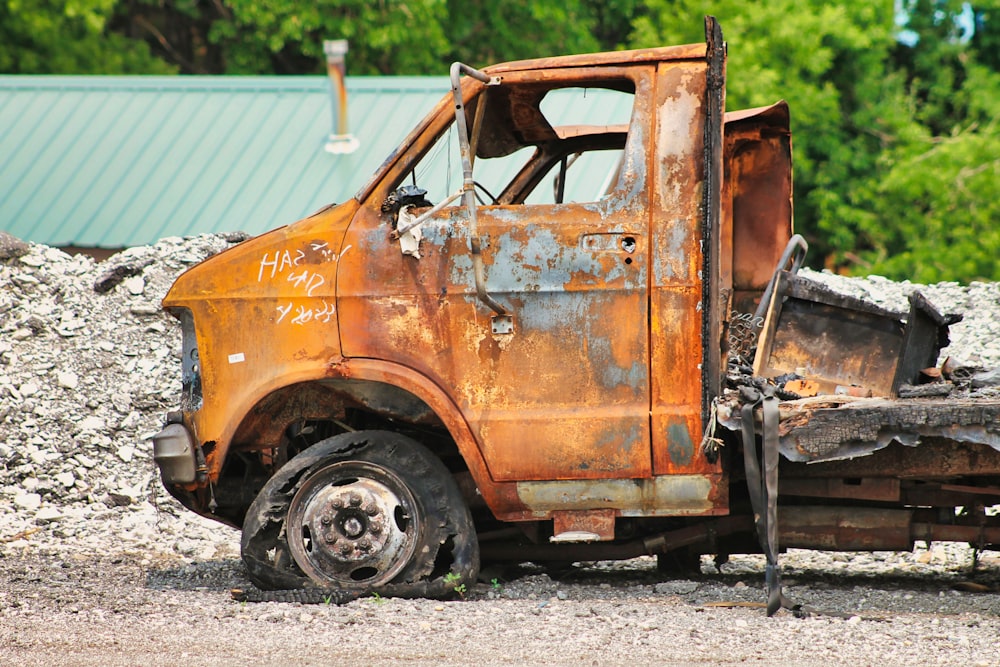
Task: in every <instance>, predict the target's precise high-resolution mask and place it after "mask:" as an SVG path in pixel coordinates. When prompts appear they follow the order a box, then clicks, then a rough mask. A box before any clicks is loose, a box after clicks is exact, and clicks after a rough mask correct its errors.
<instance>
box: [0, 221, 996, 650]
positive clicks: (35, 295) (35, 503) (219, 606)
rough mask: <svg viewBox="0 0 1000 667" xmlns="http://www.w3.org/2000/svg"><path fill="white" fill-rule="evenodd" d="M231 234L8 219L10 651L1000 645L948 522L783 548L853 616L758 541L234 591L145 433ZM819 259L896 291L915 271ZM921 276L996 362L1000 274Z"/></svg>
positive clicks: (2, 382) (233, 579)
mask: <svg viewBox="0 0 1000 667" xmlns="http://www.w3.org/2000/svg"><path fill="white" fill-rule="evenodd" d="M240 238H241V237H239V236H231V237H228V238H227V237H222V236H211V237H208V236H206V237H198V238H193V239H179V238H172V239H164V240H162V241H160V242H159V243H157V244H155V245H154V246H149V247H142V248H134V249H131V250H128V251H126V252H123V253H120V254H118V255H116V256H114V257H112V258H110V259H108V260H106V261H104V262H101V263H95V262H94V261H93V260H90V259H88V258H86V257H83V256H77V257H70V256H68V255H66V254H64V253H62V252H60V251H58V250H55V249H52V248H47V247H45V246H38V245H29V244H21V243H20V242H17V241H16V240H13V239H10V238H9V237H4V236H3V235H2V234H0V647H2V653H0V655H2V658H0V663H2V664H5V665H7V664H11V665H19V664H49V663H51V662H53V656H58V658H56V659H58V661H59V662H60V663H63V664H70V665H72V664H87V665H97V664H100V665H116V664H120V665H134V664H150V665H160V664H164V665H166V664H170V665H176V664H185V663H192V664H235V663H250V664H279V663H281V664H289V663H290V664H319V663H331V662H332V663H334V664H337V663H345V662H347V661H351V662H357V663H361V664H384V663H389V662H400V661H403V662H408V663H411V664H427V665H430V664H434V665H437V664H455V665H458V664H470V663H472V664H475V663H479V664H484V665H491V664H521V663H524V664H580V663H583V664H601V665H603V664H621V663H622V662H625V661H629V662H634V663H639V664H646V663H652V662H658V663H674V664H678V663H679V664H688V663H698V662H703V663H710V664H729V663H739V662H754V663H757V664H787V663H790V662H796V663H799V664H821V663H830V662H833V663H835V664H852V665H853V664H877V663H883V664H907V665H910V664H955V665H959V664H961V665H1000V647H998V642H997V636H998V629H1000V594H998V593H997V592H996V591H997V587H998V584H1000V558H997V557H995V556H993V555H991V554H989V553H987V554H985V555H984V556H983V557H982V559H981V561H980V563H979V569H978V571H977V573H976V574H975V575H972V574H970V565H971V561H972V553H971V550H970V549H969V548H968V547H967V546H966V545H956V544H933V545H929V546H927V545H918V547H917V548H916V549H915V550H914V551H913V552H912V553H903V554H897V553H886V554H881V553H877V554H829V553H814V552H793V553H790V554H787V555H786V556H785V557H784V560H783V565H784V568H785V572H786V584H787V592H788V594H789V595H790V596H791V597H792V598H793V599H795V600H796V601H799V602H803V603H807V604H811V605H814V606H816V607H820V608H824V609H830V610H834V611H838V612H842V613H843V614H844V615H845V616H846V618H842V617H839V616H822V615H821V616H812V617H810V618H807V619H799V618H795V617H794V616H793V615H792V614H790V613H788V612H780V613H779V614H778V615H777V616H776V617H774V618H770V619H769V618H767V617H766V616H765V615H764V612H763V610H762V609H761V608H759V606H756V605H758V604H759V603H760V602H761V601H762V600H763V593H762V590H761V589H762V581H763V574H762V571H763V561H762V560H761V558H760V557H756V556H753V557H750V556H748V557H739V558H735V557H734V559H733V561H732V562H730V563H729V564H726V565H724V566H723V568H722V571H721V573H720V572H717V571H716V570H715V568H714V566H713V565H712V564H711V561H710V560H706V561H705V562H703V566H702V569H703V572H702V574H700V575H697V576H693V577H686V578H681V579H671V578H669V577H665V576H664V575H662V574H660V573H658V572H657V571H656V568H655V564H654V563H653V561H651V560H649V559H639V560H636V561H630V562H627V563H619V564H610V563H588V564H579V565H578V566H576V567H574V568H572V569H570V570H568V571H565V572H560V573H548V572H544V571H541V570H535V569H531V568H523V569H520V570H508V571H497V572H488V573H487V575H488V576H487V579H495V580H496V581H495V583H483V584H481V585H480V586H479V587H478V588H477V589H476V590H472V591H467V592H466V593H465V596H464V598H461V597H459V596H456V597H457V598H458V599H456V600H454V601H449V602H437V601H422V600H381V599H366V600H358V601H355V602H352V603H350V604H348V605H345V606H343V607H337V606H328V605H319V606H303V605H295V604H285V603H263V604H241V603H236V602H233V601H232V600H231V599H230V597H229V594H228V590H229V589H230V588H233V587H239V586H242V585H245V584H246V580H245V577H244V574H243V570H242V566H241V565H240V561H239V554H238V551H239V544H238V534H237V533H236V532H235V531H233V530H231V529H228V528H226V527H223V526H221V525H219V524H216V523H214V522H211V521H207V520H204V519H201V518H199V517H197V516H195V515H193V514H192V513H190V512H188V511H186V510H184V509H183V508H181V507H180V506H179V505H177V504H176V503H175V501H173V500H172V499H171V498H169V497H168V496H167V495H166V493H165V492H164V491H163V490H162V488H161V486H160V485H159V482H158V478H157V476H156V474H155V470H154V466H153V463H152V455H151V444H150V441H149V437H150V436H151V435H152V434H153V433H154V432H156V431H157V430H158V429H159V428H160V426H161V421H162V415H163V413H164V412H165V411H166V410H168V409H172V408H174V407H175V406H176V400H177V396H178V394H179V392H180V370H179V360H178V354H179V344H180V340H179V333H178V329H177V327H176V324H175V322H174V321H173V320H172V319H171V318H170V317H169V316H167V315H165V314H163V313H162V312H161V311H160V309H159V307H158V303H159V300H160V299H161V298H162V296H163V295H164V294H165V292H166V290H167V288H168V287H169V285H170V283H171V282H172V281H173V279H174V278H175V277H176V275H177V274H178V273H179V272H180V271H182V270H183V269H185V268H187V267H189V266H191V265H193V264H194V263H196V262H198V261H200V260H201V259H204V258H205V257H207V256H209V255H211V254H214V253H216V252H219V251H220V250H222V249H224V248H226V247H228V246H229V245H230V244H231V243H232V242H237V241H238V240H240ZM810 275H811V276H812V277H816V278H818V279H820V280H823V281H824V282H828V283H830V284H832V285H833V286H834V287H836V288H837V289H838V290H841V291H844V292H847V293H852V294H856V295H859V296H864V297H866V298H869V299H872V300H875V301H877V302H879V303H882V304H883V305H886V306H888V307H892V308H899V309H905V305H906V301H905V298H906V294H908V292H909V291H910V290H912V289H913V288H914V287H917V286H913V285H906V284H900V283H891V282H889V281H885V280H882V279H878V278H871V279H867V280H858V279H845V278H840V277H838V276H830V275H828V274H814V273H811V274H810ZM920 289H921V290H922V291H924V293H925V294H926V296H928V297H929V298H930V300H931V301H932V302H933V303H935V304H936V305H938V307H939V308H940V309H941V310H944V311H950V312H964V314H965V316H966V319H965V321H963V322H962V323H960V324H957V325H955V326H953V327H952V336H951V338H952V341H953V343H952V345H951V347H950V348H948V350H946V353H947V354H951V355H953V356H955V357H956V358H958V359H961V360H962V361H963V362H965V363H969V364H974V365H979V366H983V367H987V368H992V367H996V366H1000V335H998V334H1000V286H998V285H996V284H984V283H974V284H972V285H969V286H960V285H955V284H943V285H934V286H920Z"/></svg>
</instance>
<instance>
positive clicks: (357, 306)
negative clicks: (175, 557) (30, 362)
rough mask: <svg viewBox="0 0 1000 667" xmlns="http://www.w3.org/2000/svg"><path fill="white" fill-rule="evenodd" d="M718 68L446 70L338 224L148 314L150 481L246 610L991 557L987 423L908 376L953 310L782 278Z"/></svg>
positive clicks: (213, 274) (776, 233)
mask: <svg viewBox="0 0 1000 667" xmlns="http://www.w3.org/2000/svg"><path fill="white" fill-rule="evenodd" d="M725 76H726V44H725V43H724V42H723V39H722V34H721V30H720V28H719V25H718V23H717V22H716V21H715V20H714V19H712V18H710V17H709V18H707V19H706V39H705V42H704V43H698V44H691V45H683V46H669V47H662V48H649V49H641V50H632V51H619V52H613V53H600V54H591V55H572V56H560V57H551V58H541V59H536V60H527V61H520V62H511V63H505V64H500V65H495V66H491V67H487V68H484V69H475V68H473V67H470V66H467V65H464V64H460V63H455V64H454V65H453V66H452V68H451V84H452V90H451V91H450V92H448V93H447V94H445V95H444V97H443V99H442V100H441V101H440V103H438V104H437V106H436V107H434V108H433V110H431V111H430V113H429V114H428V115H427V116H426V117H425V118H424V119H423V120H422V121H421V122H420V123H419V124H417V125H416V127H415V128H414V129H413V130H412V131H411V132H410V134H409V135H408V136H407V137H406V139H405V140H404V141H403V142H402V144H401V145H400V146H399V148H398V149H397V150H396V151H395V152H393V153H392V154H391V155H389V156H388V158H387V159H386V160H385V161H384V163H383V164H382V165H381V167H380V168H379V169H378V170H377V172H376V173H375V174H374V175H373V176H372V177H371V178H370V179H369V180H368V181H367V183H366V184H365V185H364V186H363V187H362V188H361V190H360V191H359V192H358V193H357V195H356V196H355V197H354V198H353V199H350V200H348V201H346V202H343V203H340V204H337V205H331V206H329V207H326V208H324V209H323V210H320V211H318V212H317V213H315V214H313V215H311V216H309V217H307V218H305V219H302V220H299V221H298V222H295V223H294V224H289V225H288V226H285V227H281V228H278V229H275V230H273V231H270V232H268V233H265V234H263V235H261V236H258V237H256V238H252V239H250V240H247V241H244V242H243V243H240V244H238V245H236V246H233V247H232V248H230V249H228V250H226V251H225V252H222V253H220V254H219V255H217V256H214V257H211V258H209V259H208V260H206V261H204V262H203V263H201V264H199V265H196V266H194V267H192V268H191V269H189V270H188V271H187V272H186V273H184V274H182V275H181V276H180V277H179V278H178V279H177V280H176V282H175V283H174V285H173V286H172V288H171V289H170V290H169V292H168V294H167V295H166V297H165V298H164V300H163V306H164V308H165V309H166V310H167V311H169V313H171V314H172V315H173V316H175V317H176V318H177V320H179V322H180V328H181V331H182V363H181V366H182V368H181V373H182V386H183V393H182V396H181V397H180V409H179V410H177V411H175V412H171V413H169V414H168V415H167V419H166V424H165V426H164V429H163V430H162V431H161V432H160V433H158V434H157V435H156V436H155V437H154V438H153V445H154V458H155V461H156V463H157V464H158V466H159V469H160V472H161V476H162V481H163V483H164V484H165V486H166V488H167V489H168V490H169V492H170V493H171V494H172V495H173V496H175V497H176V498H177V499H179V500H180V502H181V503H183V504H184V505H185V506H186V507H188V508H190V509H192V510H194V511H195V512H198V513H199V514H202V515H204V516H207V517H211V518H213V519H217V520H219V521H221V522H224V523H226V524H230V525H232V526H236V527H240V528H242V531H243V532H242V557H243V560H244V562H245V564H246V568H247V572H248V575H249V578H250V579H251V580H252V581H253V582H254V583H255V584H256V585H257V586H259V587H260V588H262V589H295V588H302V587H322V588H326V589H337V590H346V591H355V592H358V593H379V594H382V595H413V596H424V597H440V596H447V595H450V594H452V593H453V591H454V590H455V589H456V588H458V587H460V586H462V585H471V584H472V583H473V582H474V581H475V579H476V577H477V572H478V570H479V568H480V563H481V562H503V561H532V562H536V563H567V562H573V561H580V560H603V559H626V558H633V557H638V556H642V555H656V556H657V557H658V558H659V559H660V560H661V561H662V562H663V563H664V565H667V564H668V563H670V562H675V563H681V564H683V563H688V564H690V563H691V562H692V560H696V559H698V558H700V557H701V556H702V555H704V554H715V555H716V557H717V558H723V559H724V558H725V557H726V555H727V554H733V553H750V552H754V553H761V552H763V553H765V554H767V555H768V559H767V563H768V565H767V579H768V590H769V604H770V607H771V611H773V610H774V609H775V608H777V607H778V606H780V605H781V604H784V602H785V601H784V600H783V598H782V596H781V593H780V590H781V589H780V582H779V581H778V577H777V570H778V567H777V554H778V553H779V552H780V551H781V550H782V549H784V548H786V547H801V548H814V549H824V550H907V549H910V548H912V545H913V543H914V541H915V540H951V541H955V540H957V541H966V542H970V543H972V544H975V545H977V546H979V547H980V548H990V547H992V546H993V545H996V544H1000V523H998V522H997V520H996V519H995V518H993V517H992V516H990V513H989V512H987V511H985V508H988V507H989V506H991V505H992V504H993V503H994V502H995V501H996V499H997V498H998V497H1000V451H998V449H1000V403H998V402H997V401H996V400H995V399H990V398H989V397H988V396H987V397H983V396H982V395H979V394H981V393H982V392H979V394H977V391H976V390H973V389H971V388H970V386H969V383H968V382H967V381H965V380H966V379H967V378H968V376H969V374H968V372H967V373H966V374H965V375H964V376H963V374H962V372H961V371H962V370H963V369H961V368H956V364H955V363H954V362H951V361H950V360H945V361H946V362H947V363H945V362H942V360H941V359H939V355H940V353H941V349H942V348H943V347H945V346H946V345H947V343H948V341H947V335H948V327H949V325H950V324H953V323H954V322H955V321H957V319H959V318H958V317H957V316H954V315H950V314H946V313H944V314H943V313H940V312H939V311H938V310H937V309H936V308H935V307H934V305H933V304H931V303H929V302H928V301H927V300H926V299H925V298H923V296H922V295H920V294H919V293H915V294H914V295H913V296H912V297H911V307H910V309H909V311H907V312H895V311H890V310H885V309H883V308H880V307H877V306H874V305H871V304H868V303H865V302H861V301H858V300H857V299H853V298H850V297H846V296H842V295H837V294H834V293H831V292H829V291H828V290H825V289H824V288H823V287H822V286H821V285H818V284H815V283H813V282H812V281H810V280H808V279H806V278H805V277H804V275H803V276H800V275H799V273H800V272H799V271H798V267H799V266H800V265H801V263H802V257H803V253H804V250H805V248H806V245H805V242H804V241H803V240H802V239H801V237H799V236H796V235H795V234H794V233H793V229H792V170H791V155H792V145H791V133H790V131H789V109H788V106H787V105H786V104H785V103H784V102H778V103H775V104H773V105H772V106H769V107H764V108H757V109H750V110H744V111H736V112H729V113H726V112H725V111H724V109H725ZM442 92H443V93H444V92H445V91H442ZM552 100H556V103H555V104H552V103H551V101H552ZM609 100H611V101H609ZM612 108H614V109H619V111H618V112H616V115H615V114H612V115H610V116H609V115H608V114H609V110H611V109H612ZM567 109H569V110H570V111H572V114H571V115H570V116H569V117H568V120H567V117H566V116H565V114H564V113H563V112H565V111H566V110H567ZM621 109H624V111H621ZM560 114H563V115H560ZM588 114H591V115H590V116H588ZM442 175H447V178H442ZM442 184H445V185H442ZM577 186H579V187H577ZM446 187H447V188H450V189H445V188H446ZM965 370H967V369H965ZM963 378H964V379H963ZM779 514H780V516H779Z"/></svg>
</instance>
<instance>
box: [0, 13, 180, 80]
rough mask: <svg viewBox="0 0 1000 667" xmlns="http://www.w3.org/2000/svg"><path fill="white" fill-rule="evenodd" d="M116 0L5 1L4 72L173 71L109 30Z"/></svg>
mask: <svg viewBox="0 0 1000 667" xmlns="http://www.w3.org/2000/svg"><path fill="white" fill-rule="evenodd" d="M114 9H115V1H114V0H0V72H5V73H8V74H169V73H172V72H174V71H176V70H175V68H174V67H172V66H170V65H168V64H167V63H165V62H163V61H162V60H160V59H158V58H155V57H154V56H153V55H152V54H151V53H150V51H149V48H148V47H147V46H146V44H145V43H143V42H141V41H136V40H132V39H129V38H127V37H125V36H124V35H121V34H118V33H115V32H113V31H112V30H110V29H109V21H110V20H111V18H112V16H113V14H114Z"/></svg>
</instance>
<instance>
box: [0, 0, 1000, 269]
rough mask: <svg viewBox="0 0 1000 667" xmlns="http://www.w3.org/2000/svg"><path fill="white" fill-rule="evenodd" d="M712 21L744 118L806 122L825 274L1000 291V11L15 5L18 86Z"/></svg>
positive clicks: (444, 50)
mask: <svg viewBox="0 0 1000 667" xmlns="http://www.w3.org/2000/svg"><path fill="white" fill-rule="evenodd" d="M893 4H895V5H896V7H895V8H894V7H893ZM705 14H713V15H715V16H717V17H719V19H720V21H721V22H722V25H723V29H724V31H725V36H726V40H727V42H728V43H729V45H730V49H729V70H728V89H727V96H728V98H727V99H728V107H729V108H731V109H735V108H745V107H750V106H759V105H764V104H770V103H772V102H774V101H776V100H778V99H781V98H784V99H787V100H788V101H789V104H790V105H791V108H792V123H793V131H794V137H795V139H794V141H795V161H796V173H795V179H796V180H795V207H796V224H797V226H798V229H799V231H801V232H803V233H804V234H805V235H806V236H807V238H808V239H809V241H810V243H811V245H812V251H811V261H812V263H814V264H817V263H822V264H825V265H826V266H829V267H831V268H835V269H837V270H841V271H848V272H859V273H863V272H877V273H883V274H885V275H888V276H890V277H893V278H911V279H915V280H919V281H936V280H972V279H990V280H1000V262H997V259H996V258H997V256H998V251H1000V230H998V226H997V225H996V224H994V221H995V220H996V219H997V214H998V213H1000V211H998V208H1000V179H998V178H997V177H998V170H1000V165H998V158H997V157H996V156H998V155H1000V151H998V149H1000V127H998V123H1000V120H998V119H1000V55H998V54H1000V0H978V1H976V2H972V3H971V4H970V3H967V2H963V1H962V0H901V2H897V3H887V2H881V3H871V2H868V1H867V0H845V1H843V2H840V3H828V2H825V1H823V0H798V1H797V2H793V1H792V0H769V1H768V2H766V3H765V2H745V0H566V1H565V2H562V3H553V2H551V1H549V0H522V1H521V2H516V3H513V2H500V1H498V0H464V1H463V2H459V1H458V0H407V1H405V2H404V1H403V0H313V2H308V3H306V2H302V1H301V0H268V1H267V2H261V1H260V0H0V72H9V73H67V74H69V73H72V74H79V73H108V74H112V73H113V74H118V73H168V72H180V73H210V74H271V73H276V74H304V73H317V74H318V73H320V72H322V71H323V67H324V65H323V53H322V42H323V40H324V39H340V38H344V39H348V40H350V49H351V51H350V54H349V56H348V72H349V73H350V74H354V75H357V74H440V73H443V72H445V71H446V70H447V67H448V65H449V64H450V63H451V62H452V61H454V60H462V61H463V62H467V63H470V64H473V65H485V64H488V63H491V62H497V61H502V60H514V59H520V58H529V57H536V56H542V55H554V54H561V53H581V52H587V51H596V50H608V49H617V48H638V47H645V46H654V45H661V44H678V43H687V42H697V41H701V40H702V39H703V33H702V17H703V16H704V15H705Z"/></svg>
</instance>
